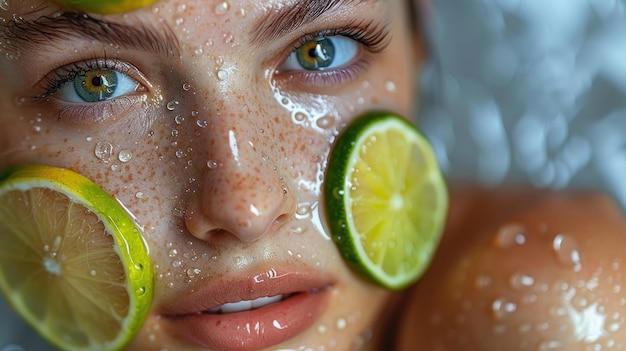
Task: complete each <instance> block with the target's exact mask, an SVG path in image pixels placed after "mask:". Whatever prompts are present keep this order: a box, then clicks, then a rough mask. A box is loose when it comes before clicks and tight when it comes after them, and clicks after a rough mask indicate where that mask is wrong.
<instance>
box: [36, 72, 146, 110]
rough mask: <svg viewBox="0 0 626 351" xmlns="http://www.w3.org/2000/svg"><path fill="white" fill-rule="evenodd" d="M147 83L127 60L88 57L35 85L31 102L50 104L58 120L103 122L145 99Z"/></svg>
mask: <svg viewBox="0 0 626 351" xmlns="http://www.w3.org/2000/svg"><path fill="white" fill-rule="evenodd" d="M147 86H148V84H147V83H146V79H145V77H144V76H143V75H142V74H141V73H140V72H139V70H138V69H137V68H136V67H135V66H133V65H131V64H130V63H127V62H123V61H119V60H110V59H92V60H86V61H79V62H75V63H71V64H69V65H65V66H63V67H60V68H57V69H55V70H54V71H52V72H50V73H48V74H47V75H46V77H45V78H44V79H42V80H41V81H40V82H39V83H37V85H36V88H35V89H36V91H39V93H38V94H35V95H34V96H32V100H33V102H35V103H45V104H48V105H50V107H51V111H53V112H54V113H56V118H57V119H59V120H61V119H65V118H68V117H69V118H70V120H79V122H83V121H85V122H86V121H89V120H91V121H99V122H100V121H103V120H105V119H108V118H111V117H113V116H115V115H117V114H118V113H121V112H122V111H124V110H125V109H128V108H129V107H130V106H131V105H133V104H134V103H135V102H138V101H142V100H145V99H144V98H143V97H145V94H146V93H147V92H148V88H147Z"/></svg>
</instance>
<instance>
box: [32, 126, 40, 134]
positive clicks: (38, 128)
mask: <svg viewBox="0 0 626 351" xmlns="http://www.w3.org/2000/svg"><path fill="white" fill-rule="evenodd" d="M33 132H35V133H39V132H41V126H33Z"/></svg>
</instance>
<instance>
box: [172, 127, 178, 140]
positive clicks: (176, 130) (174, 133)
mask: <svg viewBox="0 0 626 351" xmlns="http://www.w3.org/2000/svg"><path fill="white" fill-rule="evenodd" d="M172 136H173V137H174V138H176V137H178V129H172Z"/></svg>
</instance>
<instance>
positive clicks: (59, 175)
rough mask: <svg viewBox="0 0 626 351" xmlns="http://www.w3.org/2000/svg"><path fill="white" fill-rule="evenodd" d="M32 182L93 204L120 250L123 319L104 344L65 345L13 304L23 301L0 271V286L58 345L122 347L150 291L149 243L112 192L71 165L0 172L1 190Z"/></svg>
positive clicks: (109, 350)
mask: <svg viewBox="0 0 626 351" xmlns="http://www.w3.org/2000/svg"><path fill="white" fill-rule="evenodd" d="M32 188H46V189H51V190H54V191H57V192H60V193H62V194H64V195H65V196H67V197H68V198H70V199H71V200H72V201H73V202H76V203H78V204H81V205H83V206H85V207H87V208H89V209H90V210H92V211H93V212H94V213H95V214H96V215H97V216H98V218H99V219H100V220H101V221H102V223H103V225H104V226H105V228H106V229H107V232H108V233H109V234H111V236H112V237H113V240H114V243H115V250H116V253H117V254H118V255H119V256H121V263H122V266H123V268H124V271H125V274H126V276H127V277H128V279H127V282H128V284H129V286H128V293H129V296H130V305H129V308H128V311H129V314H128V315H127V316H126V318H125V319H124V321H123V323H122V325H121V329H120V330H122V332H121V333H120V334H119V335H118V337H117V338H116V339H114V340H110V341H108V342H106V344H105V345H91V347H89V348H83V347H78V348H74V347H71V346H70V345H68V344H67V342H65V341H64V340H63V338H62V337H61V336H60V335H54V334H52V333H50V332H48V331H47V330H46V328H44V325H43V324H42V323H40V322H39V321H38V319H37V318H35V317H34V316H33V315H30V314H28V313H27V312H28V308H27V307H21V308H20V306H18V305H23V304H24V302H23V301H22V300H21V299H18V298H11V296H10V294H9V293H8V292H9V291H10V289H11V288H10V287H8V286H6V285H7V284H6V282H5V281H4V278H3V277H2V275H0V288H1V289H2V291H3V292H4V293H5V295H6V296H7V299H8V301H9V303H10V304H11V305H13V307H14V308H15V310H16V311H17V312H18V313H19V314H20V315H21V316H22V318H24V319H25V320H26V321H27V322H28V323H29V324H30V325H31V326H32V327H33V328H34V329H35V330H37V332H38V333H39V334H40V335H42V336H43V337H44V338H45V339H46V340H48V341H49V342H50V343H52V344H53V345H55V346H56V347H59V348H60V349H62V350H68V351H74V350H76V351H85V350H101V351H115V350H122V349H124V347H125V346H126V345H128V344H129V343H130V342H131V341H132V339H133V338H134V337H135V335H136V333H137V332H138V331H139V329H140V328H141V325H142V324H143V323H144V321H145V320H146V318H147V316H148V312H149V310H150V306H151V304H152V299H153V296H154V282H153V278H152V277H153V272H152V265H151V263H150V259H149V251H148V246H147V243H146V242H145V241H144V239H143V237H142V236H141V234H140V231H139V229H138V228H137V226H136V225H135V222H134V220H133V219H132V218H131V216H130V215H129V214H128V212H127V211H126V209H125V208H124V207H123V206H122V205H121V204H120V203H119V202H118V201H117V200H116V199H115V198H114V197H112V196H111V195H109V194H107V193H106V192H105V191H104V190H102V189H101V188H100V187H99V186H98V185H96V184H95V183H93V182H92V181H91V180H89V179H88V178H86V177H84V176H82V175H80V174H78V173H75V172H73V171H70V170H67V169H62V168H56V167H51V166H47V165H40V164H24V165H18V166H14V167H11V168H8V169H5V170H4V171H2V173H0V196H1V195H2V194H4V193H5V192H8V191H12V190H19V191H26V190H29V189H32ZM124 233H126V235H125V234H124ZM128 233H132V235H129V234H128ZM18 300H19V301H18ZM130 331H134V332H130Z"/></svg>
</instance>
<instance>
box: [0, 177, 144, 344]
mask: <svg viewBox="0 0 626 351" xmlns="http://www.w3.org/2000/svg"><path fill="white" fill-rule="evenodd" d="M0 289H1V290H2V292H3V293H4V295H5V297H6V299H7V300H8V302H9V304H10V305H11V306H12V307H13V308H14V309H15V310H16V311H17V312H18V313H19V314H20V315H21V316H22V317H23V318H24V319H25V320H26V321H27V322H28V323H29V324H30V325H31V326H32V327H33V328H34V329H35V330H36V331H37V332H38V333H39V334H41V335H42V336H43V337H44V338H46V339H47V340H48V341H49V342H50V343H52V344H54V345H55V346H56V347H58V348H60V349H62V350H81V351H84V350H119V349H122V348H123V347H124V346H125V345H126V344H128V343H129V342H130V341H131V340H132V338H133V337H134V336H135V334H136V333H137V332H138V330H139V329H140V327H141V325H142V324H143V321H144V320H145V318H146V316H147V313H148V311H149V309H150V305H151V303H152V295H153V279H152V267H151V264H150V260H149V256H148V249H147V246H146V244H145V242H144V241H143V239H142V236H141V233H140V232H139V229H138V228H137V227H136V225H135V222H134V221H133V219H132V218H131V217H130V216H129V214H128V213H127V212H126V211H125V210H124V208H123V206H121V204H120V203H118V201H117V200H116V199H115V198H113V197H111V196H110V195H108V194H107V193H105V192H104V191H103V190H102V189H101V188H99V187H98V186H97V185H96V184H94V183H93V182H91V181H90V180H89V179H87V178H85V177H83V176H81V175H80V174H77V173H74V172H72V171H70V170H66V169H61V168H55V167H50V166H45V165H21V166H17V167H14V168H11V169H8V170H6V171H4V172H3V173H2V174H0Z"/></svg>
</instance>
